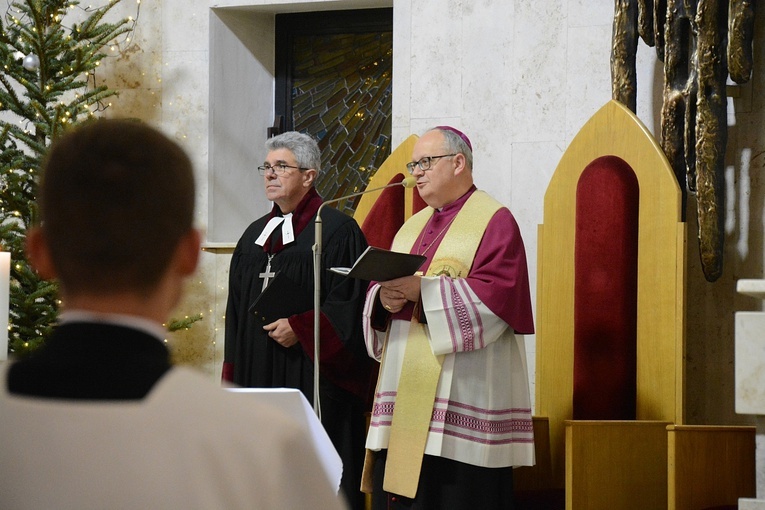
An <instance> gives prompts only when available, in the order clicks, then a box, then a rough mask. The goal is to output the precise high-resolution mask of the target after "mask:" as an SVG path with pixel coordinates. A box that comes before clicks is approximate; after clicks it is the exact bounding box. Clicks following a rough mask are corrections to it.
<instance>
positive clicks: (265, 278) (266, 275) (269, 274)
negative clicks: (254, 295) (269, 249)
mask: <svg viewBox="0 0 765 510" xmlns="http://www.w3.org/2000/svg"><path fill="white" fill-rule="evenodd" d="M272 258H274V255H273V254H271V255H269V256H268V262H267V263H266V270H265V271H264V272H262V273H260V274H258V276H259V277H260V278H263V288H262V289H260V292H263V291H264V290H266V287H268V282H269V281H270V280H271V278H273V277H274V276H276V273H274V272H273V271H271V259H272Z"/></svg>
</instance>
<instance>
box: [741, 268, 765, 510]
mask: <svg viewBox="0 0 765 510" xmlns="http://www.w3.org/2000/svg"><path fill="white" fill-rule="evenodd" d="M736 290H737V291H738V292H739V293H740V294H744V295H747V296H752V297H755V298H758V299H762V300H765V280H739V281H738V283H737V286H736ZM735 356H736V413H738V414H751V415H754V416H755V421H756V426H757V435H756V443H755V465H756V477H757V478H756V482H757V498H756V499H751V498H741V499H739V501H738V508H739V510H765V312H762V311H760V312H737V313H736V353H735Z"/></svg>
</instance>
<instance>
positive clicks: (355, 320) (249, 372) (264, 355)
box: [223, 189, 375, 508]
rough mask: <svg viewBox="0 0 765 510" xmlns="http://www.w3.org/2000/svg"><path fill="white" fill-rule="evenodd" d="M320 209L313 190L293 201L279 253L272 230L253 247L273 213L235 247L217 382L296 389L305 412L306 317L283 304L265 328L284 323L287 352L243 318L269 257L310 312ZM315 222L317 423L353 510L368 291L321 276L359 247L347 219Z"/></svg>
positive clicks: (365, 401) (327, 216)
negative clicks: (290, 333)
mask: <svg viewBox="0 0 765 510" xmlns="http://www.w3.org/2000/svg"><path fill="white" fill-rule="evenodd" d="M320 205H321V198H320V197H319V195H318V194H317V193H316V191H315V190H313V189H312V190H311V191H309V193H308V194H306V196H305V197H303V200H302V201H301V202H300V204H298V206H297V208H296V209H295V211H294V214H293V218H292V221H293V225H294V232H295V240H294V241H293V242H292V243H289V244H287V245H286V246H285V245H283V244H282V243H281V227H277V228H276V230H275V231H274V235H273V236H272V237H271V239H269V240H268V241H267V242H266V243H265V244H264V245H263V246H262V247H261V246H259V245H257V244H255V240H256V239H257V238H258V237H259V236H260V234H261V232H263V229H264V227H265V225H266V223H267V222H268V221H269V219H271V218H272V217H274V216H281V215H282V213H281V211H280V210H279V207H278V206H276V205H274V208H273V210H272V211H271V213H269V214H267V215H265V216H263V217H262V218H260V219H258V220H256V221H254V222H253V223H252V224H251V225H250V226H249V227H248V228H247V229H246V230H245V232H244V234H243V235H242V237H241V239H240V240H239V242H238V243H237V246H236V249H235V250H234V254H233V256H232V259H231V268H230V273H229V294H228V305H227V307H226V334H225V341H226V345H225V359H224V368H223V377H224V379H226V380H229V381H232V382H234V383H235V384H238V385H240V386H244V387H260V388H279V387H288V388H297V389H299V390H301V391H302V392H303V394H304V395H305V397H306V398H307V399H308V401H309V402H313V372H314V362H313V357H314V314H313V309H312V308H310V309H308V310H295V309H294V308H293V307H294V305H295V301H294V300H291V299H285V300H284V302H283V305H284V314H283V316H282V317H277V318H274V320H276V319H278V318H288V319H289V322H290V326H291V327H292V329H293V330H294V332H295V334H296V335H297V337H298V340H299V341H298V343H297V344H296V345H294V346H292V347H289V348H285V347H283V346H281V345H279V344H278V343H277V342H275V341H274V340H272V339H271V338H269V337H268V335H267V332H266V331H264V330H263V325H264V324H263V322H262V321H261V320H260V319H259V318H258V317H255V316H254V315H253V314H252V313H250V312H249V311H248V310H249V308H250V306H251V305H252V303H253V302H254V301H255V300H256V299H257V297H258V296H259V295H260V293H261V289H262V287H263V278H262V277H261V276H260V275H261V274H262V273H264V272H265V270H266V266H267V264H268V259H269V255H273V257H272V258H271V270H272V271H273V272H282V273H283V275H284V276H287V277H288V278H289V279H290V280H291V281H292V282H293V283H295V284H297V285H299V286H301V287H302V288H303V289H304V291H305V292H306V293H308V294H309V296H310V298H309V299H308V301H309V302H311V303H312V300H313V287H314V286H313V281H314V280H313V279H314V274H313V257H314V254H313V245H314V239H315V229H314V221H315V216H316V211H317V210H318V208H319V206H320ZM321 219H322V274H321V293H320V303H321V315H320V345H319V347H320V354H319V358H320V374H319V381H320V382H319V386H320V393H319V395H320V401H321V418H322V424H323V425H324V428H325V429H326V431H327V434H328V435H329V437H330V439H331V440H332V442H333V444H334V445H335V448H336V449H337V451H338V453H339V454H340V457H341V458H342V460H343V480H342V484H341V485H342V488H343V490H344V491H345V493H346V496H348V500H349V503H350V504H351V507H352V508H362V507H363V495H362V494H361V493H360V492H359V487H360V480H361V470H362V467H363V462H364V441H365V436H366V413H367V412H368V411H369V408H370V398H369V397H370V395H371V391H372V389H373V387H372V386H373V384H374V378H375V374H374V373H373V364H372V362H371V359H370V358H369V356H368V355H367V353H366V347H365V345H364V339H363V334H362V330H361V310H362V307H363V305H364V298H365V293H366V287H367V283H368V282H365V281H361V280H357V279H351V278H346V277H343V276H340V275H337V274H335V273H333V272H330V271H327V268H329V267H335V266H342V267H350V266H352V265H353V262H354V261H355V260H356V259H357V258H358V257H359V255H361V253H362V252H363V251H364V249H366V247H367V243H366V239H365V238H364V234H363V233H362V232H361V229H360V228H359V226H358V224H357V223H356V221H355V220H354V219H353V218H351V217H349V216H348V215H346V214H344V213H342V212H340V211H337V210H336V209H333V208H330V207H324V208H323V209H322V211H321ZM274 290H278V288H277V289H274ZM304 301H305V300H304ZM270 322H273V321H270Z"/></svg>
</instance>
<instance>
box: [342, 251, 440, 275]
mask: <svg viewBox="0 0 765 510" xmlns="http://www.w3.org/2000/svg"><path fill="white" fill-rule="evenodd" d="M424 262H425V255H415V254H413V253H401V252H397V251H390V250H383V249H382V248H375V247H374V246H369V247H368V248H367V249H366V250H364V253H362V254H361V256H360V257H359V258H358V259H356V262H354V263H353V267H331V268H329V270H330V271H332V272H334V273H338V274H341V275H343V276H347V277H349V278H358V279H360V280H367V281H376V282H385V281H388V280H395V279H396V278H401V277H403V276H412V275H413V274H414V273H416V272H417V270H418V269H420V267H422V264H423V263H424Z"/></svg>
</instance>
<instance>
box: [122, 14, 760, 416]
mask: <svg viewBox="0 0 765 510" xmlns="http://www.w3.org/2000/svg"><path fill="white" fill-rule="evenodd" d="M123 2H128V3H130V0H123ZM127 5H128V4H125V7H127ZM386 5H388V6H389V5H391V3H390V2H386V1H370V0H366V1H365V0H343V1H327V0H325V1H314V2H311V1H304V2H292V1H290V0H281V1H271V2H267V1H264V0H250V1H249V2H247V1H243V0H238V1H231V0H226V1H224V0H221V1H218V2H213V3H209V2H208V1H207V0H163V1H162V0H156V1H155V2H144V4H142V6H141V9H142V12H141V17H140V19H139V33H138V35H139V37H138V38H137V39H136V40H137V41H138V44H139V46H140V50H138V51H136V52H134V53H133V54H131V55H128V56H127V57H126V58H125V59H124V60H123V61H116V62H113V63H111V64H110V65H112V68H111V69H112V70H111V71H110V72H111V73H113V74H112V75H111V78H110V79H115V80H116V81H115V83H118V84H119V86H120V87H121V88H124V89H125V93H124V94H123V95H122V96H121V97H120V99H118V100H115V107H114V108H113V110H112V112H111V114H115V115H116V114H129V115H131V116H138V117H141V118H145V119H147V120H152V121H155V122H158V123H159V124H160V125H161V126H162V127H163V128H164V129H165V130H166V131H167V132H169V133H171V134H172V135H174V136H175V137H176V138H177V139H178V140H180V141H181V142H182V143H183V144H184V145H185V146H186V147H187V148H188V149H189V150H190V151H191V153H192V155H193V157H194V160H195V162H196V164H197V167H198V173H199V182H200V191H199V199H200V210H199V213H198V220H199V223H200V225H202V226H206V225H207V224H208V220H209V215H210V211H211V210H212V209H213V208H214V207H215V206H216V205H215V203H213V202H212V201H211V200H210V199H209V198H208V191H209V188H208V186H218V185H224V186H240V187H246V186H255V184H254V183H251V182H249V181H242V182H234V183H231V182H229V181H228V179H232V178H233V177H230V176H227V175H226V174H223V173H221V172H222V171H223V170H221V169H220V168H218V163H217V162H218V161H221V160H220V158H219V157H218V156H215V154H214V153H215V152H216V151H223V153H222V154H223V156H222V157H223V161H225V162H227V164H231V165H245V164H247V165H249V166H251V164H250V163H249V161H248V157H249V156H248V155H247V153H246V150H250V151H255V153H254V155H253V157H254V158H255V159H256V160H257V159H258V156H257V154H256V151H257V150H259V148H258V147H256V148H246V147H244V146H243V145H242V143H243V142H242V140H246V136H244V137H241V135H242V133H243V132H242V131H238V135H233V136H234V141H235V144H234V145H232V146H230V147H221V146H219V145H218V144H217V143H213V144H212V147H211V148H210V154H208V137H210V138H213V137H218V136H219V133H218V134H216V130H218V129H219V127H220V126H222V125H226V124H227V122H228V121H227V117H228V116H231V118H232V119H234V120H232V121H231V122H233V125H234V126H235V127H236V128H240V127H242V126H240V124H238V122H239V120H236V118H237V116H241V111H240V110H237V109H236V108H232V105H236V104H237V96H238V94H241V99H242V102H241V105H242V108H243V110H244V111H247V112H250V113H248V115H251V116H252V118H249V117H247V118H246V119H245V120H246V122H249V123H250V124H249V125H252V126H257V127H256V128H253V129H261V127H262V126H267V125H270V123H271V122H272V120H273V119H272V116H271V115H270V112H271V111H272V110H271V109H272V104H271V103H268V104H266V105H264V104H261V101H265V99H262V97H259V98H258V99H257V101H254V100H253V98H252V97H251V95H252V94H253V93H252V92H251V91H250V89H249V88H248V85H247V84H245V85H241V84H236V83H228V85H227V87H226V88H225V90H227V91H228V92H227V94H229V95H228V96H227V97H225V98H221V97H219V95H218V93H217V92H216V90H217V88H218V87H220V86H222V85H225V83H221V76H223V75H224V74H225V76H226V80H229V77H230V79H239V76H246V73H242V72H241V69H240V67H239V66H240V65H245V66H247V65H250V66H254V65H255V64H253V60H252V59H255V60H258V61H259V62H260V64H258V65H260V66H261V69H260V72H262V73H266V74H267V73H268V72H269V71H268V70H269V69H270V68H269V65H271V66H272V65H273V64H272V62H269V61H268V54H269V51H272V49H271V48H266V49H264V48H263V47H261V46H260V44H263V45H268V44H269V41H268V38H266V40H264V41H261V43H258V41H257V37H255V36H253V37H255V39H254V40H247V39H246V38H244V39H243V41H244V42H243V43H242V48H240V49H238V50H236V51H229V50H226V51H222V52H221V51H219V50H215V49H213V52H212V53H211V50H210V45H211V38H210V33H211V32H212V33H213V34H214V37H213V43H212V44H215V42H214V40H215V39H216V38H218V37H224V38H227V39H229V40H230V38H231V33H227V31H228V32H234V31H235V30H234V29H232V26H233V23H235V22H234V21H232V20H231V14H232V13H238V14H241V15H242V16H244V17H245V18H248V19H250V18H252V19H256V20H261V22H266V21H267V20H268V19H269V16H271V15H272V14H273V13H275V12H288V11H298V10H300V11H305V10H313V9H316V10H320V9H321V10H325V9H337V8H352V7H362V6H363V7H380V6H386ZM392 5H393V7H394V40H393V47H394V64H393V72H394V76H393V137H394V143H397V142H399V141H401V140H403V139H404V138H405V137H406V136H407V135H408V134H410V133H420V132H422V131H423V130H424V129H425V128H427V127H430V126H433V125H436V124H442V123H447V124H452V125H454V126H457V127H459V128H460V129H462V130H463V131H465V132H466V133H467V134H468V136H469V137H470V138H471V140H472V142H473V145H474V148H475V167H476V180H477V184H478V185H479V187H481V188H484V189H487V190H489V191H490V192H491V193H492V194H493V195H495V196H496V197H497V198H498V199H499V200H500V201H502V202H503V203H505V204H506V205H508V206H509V207H510V208H511V209H512V210H513V212H514V214H515V215H516V217H517V218H518V221H519V223H520V226H521V229H522V232H523V235H524V239H525V242H526V249H527V252H528V256H529V263H530V270H531V274H532V279H533V281H532V289H533V290H534V293H535V288H536V287H535V286H536V276H535V273H536V229H537V225H538V224H539V223H541V222H542V200H543V196H544V193H545V189H546V186H547V182H548V181H549V179H550V176H551V175H552V173H553V171H554V169H555V166H556V165H557V162H558V160H559V159H560V156H561V155H562V153H563V151H564V150H565V148H566V146H567V144H568V142H569V141H570V140H571V138H572V137H573V136H574V134H575V133H576V132H577V130H578V129H579V128H580V127H581V126H582V125H583V124H584V123H585V122H586V120H587V119H588V118H589V117H590V116H591V115H592V114H593V113H595V111H597V110H598V109H599V108H600V107H601V106H602V105H603V104H604V103H605V102H606V101H608V100H609V99H610V97H611V86H610V63H609V58H610V44H611V23H612V19H611V17H612V12H613V3H612V2H611V1H606V0H563V1H560V0H536V1H533V2H532V1H528V0H393V2H392ZM130 6H131V8H133V9H134V5H133V4H132V3H130ZM213 7H214V8H215V10H214V11H213V10H211V8H213ZM127 10H130V9H127ZM223 11H226V14H224V15H223V16H222V15H221V12H223ZM223 18H225V19H223ZM159 20H161V23H160V22H159ZM211 25H212V28H211ZM760 25H761V26H762V25H763V24H762V23H760ZM227 27H228V28H227ZM241 28H242V27H239V29H241ZM237 30H238V29H237ZM216 34H217V35H216ZM221 34H224V35H223V36H221ZM763 38H765V34H764V33H763V32H762V30H760V31H759V32H758V33H757V34H756V40H757V48H758V49H760V48H762V47H763V42H764V41H763ZM253 44H254V45H255V46H253ZM210 55H215V57H214V61H213V62H210V63H209V64H208V58H209V56H210ZM242 55H244V56H245V57H244V58H245V61H243V62H244V64H242V63H241V62H237V59H241V58H243V57H242ZM756 58H757V62H756V64H755V77H754V79H753V83H751V84H747V85H744V86H736V87H732V88H731V95H733V96H734V98H732V99H731V100H730V102H729V103H730V107H731V114H730V124H731V128H730V131H729V149H728V165H729V167H728V170H727V183H728V184H727V185H728V196H727V200H728V203H727V209H728V211H729V217H728V221H727V224H726V225H727V240H726V242H727V244H726V248H725V259H724V260H725V262H724V275H723V277H722V278H721V279H720V280H718V281H717V282H716V283H714V284H710V283H708V282H706V281H705V280H704V278H703V275H702V274H701V270H700V268H699V264H698V251H697V244H696V241H695V239H694V237H695V232H696V228H697V227H696V225H695V213H694V212H693V209H692V208H691V209H689V222H691V224H690V225H689V232H690V239H689V260H688V262H689V268H688V280H689V285H688V323H689V326H688V339H687V344H688V347H687V353H688V356H687V358H688V359H687V367H688V370H687V372H688V373H687V377H688V387H689V390H688V392H689V393H688V395H687V397H686V398H687V402H688V409H687V411H686V415H687V417H688V421H689V422H691V423H716V424H722V423H736V422H743V421H746V420H747V418H746V417H738V416H736V415H735V412H734V410H733V313H734V312H735V311H737V310H742V309H755V307H759V306H760V305H759V303H758V302H756V301H755V300H753V299H749V298H742V297H739V296H737V294H736V293H735V280H736V279H737V278H760V277H762V275H763V258H764V250H763V235H762V231H763V214H764V211H763V209H764V208H765V200H764V199H763V195H764V194H765V190H763V184H762V182H761V181H762V180H761V179H760V173H761V172H760V171H761V169H762V167H763V165H764V164H765V155H764V154H765V134H764V133H763V127H762V126H764V125H765V119H763V117H764V116H765V108H764V107H763V100H762V96H763V94H762V93H761V91H762V89H763V85H764V84H763V80H765V61H764V60H763V56H762V54H761V53H757V55H756ZM229 59H231V60H230V61H229ZM248 59H249V60H248ZM248 62H249V63H248ZM638 67H639V76H638V112H637V113H638V116H639V117H640V118H641V119H642V120H643V122H644V123H645V124H646V125H647V126H648V128H649V129H650V130H652V131H653V132H654V133H657V132H658V126H659V111H660V106H661V98H662V90H661V87H662V70H661V63H660V62H657V59H656V57H655V51H654V50H653V49H652V48H647V47H646V46H645V45H643V44H642V43H641V47H640V50H639V54H638ZM261 78H262V76H261ZM261 78H259V79H261ZM259 83H260V86H259V88H258V90H259V93H260V94H262V93H263V91H264V90H265V85H263V84H264V83H266V84H267V83H268V80H267V79H266V80H265V82H259ZM208 87H209V89H210V90H211V91H212V95H211V97H210V99H208ZM219 101H221V102H220V103H219ZM253 101H254V102H253ZM211 119H212V122H211ZM240 120H241V119H240ZM208 126H212V128H211V129H212V131H210V130H208ZM245 126H246V124H245ZM245 134H246V133H245ZM216 139H217V138H216ZM232 147H233V148H232ZM238 151H241V153H238ZM218 154H219V156H220V155H221V153H220V152H219V153H218ZM261 157H262V156H261ZM208 161H216V167H215V168H211V167H210V166H208ZM220 179H223V180H222V181H221V180H220ZM213 195H215V196H217V195H216V194H215V193H213ZM252 197H253V201H254V203H256V202H257V200H258V198H257V197H258V190H256V189H253V193H252ZM690 205H691V206H693V200H691V201H690ZM242 207H247V204H243V205H242ZM255 207H257V205H256V206H255ZM216 240H219V239H216ZM232 241H235V239H234V240H232ZM227 265H228V255H227V254H225V253H218V254H214V253H206V254H205V255H204V257H203V267H202V270H201V272H200V274H199V277H198V279H196V280H195V282H194V283H193V284H192V285H191V286H190V289H189V290H190V295H189V297H188V298H187V299H186V301H185V303H184V304H183V306H182V307H181V309H180V311H179V313H180V314H193V313H197V312H199V311H204V312H205V314H206V317H205V320H204V321H202V322H200V323H198V324H196V325H195V326H194V327H193V328H192V330H191V331H189V332H185V333H183V334H178V335H175V336H174V337H173V338H172V339H171V341H170V343H171V344H172V345H173V346H174V349H175V350H176V352H177V353H178V359H179V360H181V361H184V362H189V363H193V364H196V365H198V366H201V367H202V368H204V369H205V370H207V371H208V372H209V373H210V374H211V377H215V378H217V377H218V376H219V373H220V362H221V358H222V354H221V353H222V347H223V341H222V332H223V327H222V324H223V313H224V309H225V296H226V288H227V282H226V277H227ZM528 350H529V355H530V366H531V367H532V368H533V366H534V354H535V349H534V338H533V336H532V337H530V338H529V340H528ZM531 378H532V382H533V374H532V376H531Z"/></svg>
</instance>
